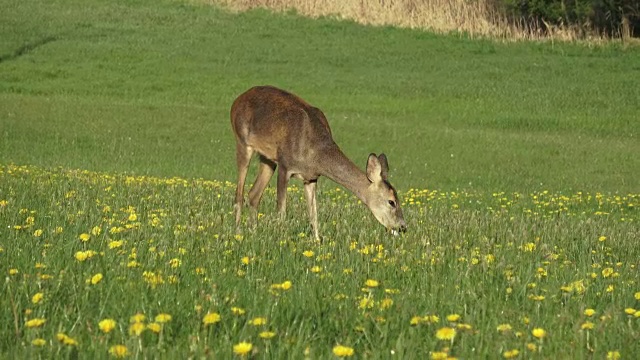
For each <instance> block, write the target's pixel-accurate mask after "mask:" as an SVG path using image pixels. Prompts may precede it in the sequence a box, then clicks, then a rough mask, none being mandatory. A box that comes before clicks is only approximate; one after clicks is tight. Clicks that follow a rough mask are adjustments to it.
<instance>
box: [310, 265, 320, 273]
mask: <svg viewBox="0 0 640 360" xmlns="http://www.w3.org/2000/svg"><path fill="white" fill-rule="evenodd" d="M320 271H322V268H321V267H320V266H317V265H316V266H314V267H312V268H311V272H312V273H316V274H317V273H319V272H320Z"/></svg>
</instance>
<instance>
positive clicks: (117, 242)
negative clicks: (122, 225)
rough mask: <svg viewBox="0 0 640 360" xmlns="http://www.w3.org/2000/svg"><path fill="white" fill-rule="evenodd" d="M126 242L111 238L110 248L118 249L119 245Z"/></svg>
mask: <svg viewBox="0 0 640 360" xmlns="http://www.w3.org/2000/svg"><path fill="white" fill-rule="evenodd" d="M123 244H124V241H122V240H111V241H109V244H108V246H109V249H111V250H113V249H117V248H119V247H122V245H123Z"/></svg>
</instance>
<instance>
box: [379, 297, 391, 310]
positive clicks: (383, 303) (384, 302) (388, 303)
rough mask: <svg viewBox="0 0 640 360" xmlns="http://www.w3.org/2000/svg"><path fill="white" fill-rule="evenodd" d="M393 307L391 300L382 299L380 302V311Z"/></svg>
mask: <svg viewBox="0 0 640 360" xmlns="http://www.w3.org/2000/svg"><path fill="white" fill-rule="evenodd" d="M392 305H393V299H389V298H384V299H382V301H380V309H382V310H386V309H388V308H390V307H391V306H392Z"/></svg>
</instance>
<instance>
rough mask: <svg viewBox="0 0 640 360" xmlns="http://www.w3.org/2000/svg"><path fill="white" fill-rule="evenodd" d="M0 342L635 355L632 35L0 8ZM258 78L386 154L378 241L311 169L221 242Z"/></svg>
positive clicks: (111, 348)
mask: <svg viewBox="0 0 640 360" xmlns="http://www.w3.org/2000/svg"><path fill="white" fill-rule="evenodd" d="M0 7H1V8H2V9H3V10H2V11H1V12H0V39H1V40H0V272H1V273H2V274H4V276H5V282H4V284H3V285H2V294H3V296H2V297H0V323H2V324H4V326H3V327H2V328H0V358H108V357H131V358H175V357H178V358H231V357H232V356H237V357H242V356H244V357H255V358H309V359H318V358H331V357H344V356H352V357H355V358H385V359H386V358H393V357H396V358H401V359H411V358H416V359H422V358H425V357H431V358H467V359H468V358H534V359H535V358H540V359H548V358H580V359H582V358H594V359H605V358H611V359H615V358H622V359H634V358H637V357H638V356H640V342H639V341H638V340H640V284H639V282H638V278H639V276H638V266H640V263H639V261H638V259H640V248H639V247H638V246H637V241H638V239H640V227H639V226H638V222H639V221H640V213H638V208H639V207H640V176H639V175H640V157H639V156H638V154H640V141H638V136H639V135H640V131H639V130H640V121H639V120H638V119H639V115H640V110H639V107H638V99H640V86H638V83H637V80H636V79H638V78H640V49H638V48H634V47H629V48H623V47H622V46H621V45H620V44H617V43H610V44H606V45H597V46H595V45H589V44H572V43H556V42H528V43H502V42H498V41H494V40H489V39H485V40H482V39H471V38H469V37H466V36H463V35H448V36H445V35H435V34H431V33H428V32H423V31H414V30H408V29H395V28H391V27H365V26H361V25H358V24H355V23H352V22H348V21H336V20H334V19H331V18H319V19H315V20H311V19H306V18H303V17H301V16H297V15H296V14H294V13H284V14H272V13H270V12H267V11H265V10H253V11H249V12H243V13H237V14H234V13H231V12H227V11H225V10H223V9H220V8H217V7H214V6H208V5H206V4H202V2H196V1H168V0H165V1H150V0H135V1H134V0H130V1H97V0H89V1H73V0H56V1H47V2H38V1H14V0H0ZM257 84H272V85H276V86H279V87H282V88H285V89H288V90H291V91H293V92H294V93H296V94H299V95H300V96H302V97H303V98H304V99H306V100H308V101H309V102H311V103H312V104H314V105H316V106H318V107H320V108H321V109H323V110H324V112H325V113H326V115H327V117H328V119H329V122H330V124H331V126H332V130H333V133H334V137H335V139H336V141H337V142H338V144H340V145H341V147H342V148H343V150H344V151H345V153H347V154H348V155H349V156H350V157H351V158H352V159H353V160H354V161H355V162H356V163H357V164H360V165H361V166H362V167H364V164H365V161H366V156H367V155H368V154H369V153H370V152H381V151H384V152H385V153H386V154H387V156H388V157H389V162H390V167H391V169H390V180H391V182H392V183H393V184H394V185H395V186H396V187H397V188H398V191H399V196H400V197H401V199H402V202H403V204H402V206H403V210H404V212H405V218H406V220H407V223H408V225H409V231H408V232H407V233H406V234H404V235H402V236H400V237H391V236H390V235H389V234H387V233H386V232H385V231H384V229H382V228H381V226H380V225H378V224H377V222H376V221H375V219H374V218H373V216H371V214H370V213H369V212H368V210H367V209H366V208H365V207H364V206H363V205H361V204H358V202H357V201H356V199H355V197H353V196H352V195H351V194H349V193H347V192H345V191H344V189H342V188H340V187H338V186H336V184H334V183H331V182H330V181H329V180H327V179H323V180H320V187H319V194H318V205H319V206H318V207H319V220H320V232H321V234H322V235H323V242H321V243H318V242H315V241H314V240H313V239H312V237H310V236H309V230H310V226H309V223H308V219H307V216H306V203H305V201H304V198H303V194H302V190H301V188H300V184H299V183H298V182H296V181H295V180H294V181H292V182H291V187H290V191H289V195H288V199H289V202H288V214H287V217H286V219H285V220H284V221H281V220H278V217H277V215H276V214H275V211H274V209H275V190H274V187H270V188H268V189H267V193H266V195H265V197H264V200H263V203H262V207H261V213H260V214H259V223H258V226H257V228H256V229H252V228H250V227H248V226H246V225H245V224H243V230H242V231H241V232H240V233H238V232H236V229H235V226H234V220H233V214H232V199H233V193H234V191H235V185H234V184H233V182H234V181H235V159H234V155H235V154H234V140H233V135H232V132H231V129H230V125H229V115H228V112H229V107H230V105H231V102H232V101H233V99H234V98H235V97H236V96H237V95H238V94H240V93H241V92H243V91H244V90H246V89H247V88H249V87H251V86H253V85H257Z"/></svg>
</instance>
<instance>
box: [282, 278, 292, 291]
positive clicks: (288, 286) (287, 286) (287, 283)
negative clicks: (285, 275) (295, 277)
mask: <svg viewBox="0 0 640 360" xmlns="http://www.w3.org/2000/svg"><path fill="white" fill-rule="evenodd" d="M291 286H292V283H291V281H289V280H287V281H285V282H283V283H282V284H280V288H281V289H282V290H289V289H291Z"/></svg>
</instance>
